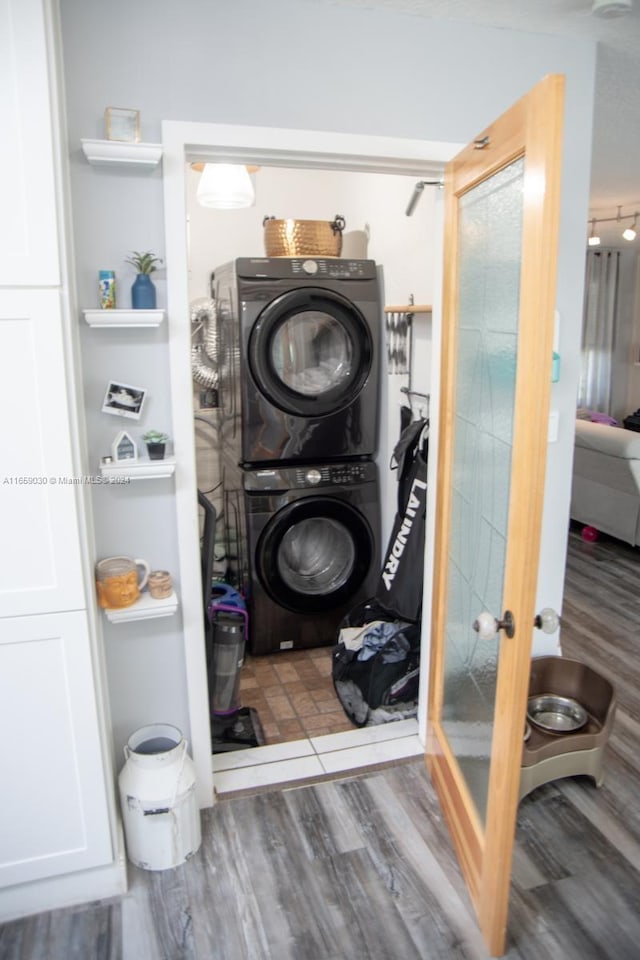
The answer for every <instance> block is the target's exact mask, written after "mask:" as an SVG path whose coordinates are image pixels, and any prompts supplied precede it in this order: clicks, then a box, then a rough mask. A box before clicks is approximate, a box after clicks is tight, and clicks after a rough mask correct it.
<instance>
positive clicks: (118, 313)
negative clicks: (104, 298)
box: [82, 310, 165, 327]
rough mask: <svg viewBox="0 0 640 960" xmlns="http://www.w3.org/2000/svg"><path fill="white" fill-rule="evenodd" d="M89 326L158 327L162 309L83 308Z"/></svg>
mask: <svg viewBox="0 0 640 960" xmlns="http://www.w3.org/2000/svg"><path fill="white" fill-rule="evenodd" d="M82 312H83V314H84V318H85V320H86V321H87V323H88V324H89V326H90V327H159V326H160V324H161V323H162V321H163V320H164V315H165V311H164V310H83V311H82Z"/></svg>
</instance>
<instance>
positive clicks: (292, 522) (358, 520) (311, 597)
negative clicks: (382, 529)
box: [255, 497, 374, 613]
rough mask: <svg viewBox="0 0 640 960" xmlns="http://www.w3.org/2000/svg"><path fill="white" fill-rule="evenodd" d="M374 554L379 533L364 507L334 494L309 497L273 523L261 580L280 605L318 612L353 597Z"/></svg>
mask: <svg viewBox="0 0 640 960" xmlns="http://www.w3.org/2000/svg"><path fill="white" fill-rule="evenodd" d="M373 558H374V539H373V534H372V532H371V528H370V526H369V524H368V522H367V521H366V519H365V517H364V516H363V515H362V514H361V513H360V512H359V511H358V510H356V509H355V508H354V507H352V506H351V505H350V504H348V503H346V502H345V501H341V500H337V499H334V498H332V497H308V498H305V499H303V500H299V501H297V502H295V503H292V504H289V505H288V506H287V507H285V508H284V509H282V510H280V511H279V512H278V513H277V514H276V515H275V516H274V517H273V519H272V520H271V521H270V522H269V523H268V524H267V526H266V527H265V529H264V531H263V533H262V536H261V538H260V540H259V542H258V545H257V548H256V558H255V560H256V569H257V571H258V575H259V577H260V581H261V583H262V585H263V586H264V588H265V589H266V590H267V592H268V593H269V595H270V596H271V597H272V599H273V600H275V601H276V603H279V604H280V605H281V606H283V607H286V608H287V609H288V610H293V611H295V612H298V613H313V612H318V611H321V610H322V611H326V610H327V609H330V608H331V607H334V606H339V605H341V604H344V603H345V602H346V601H348V600H349V599H350V598H351V597H352V596H353V595H354V594H355V593H356V592H357V590H358V589H359V588H360V586H361V585H362V583H363V581H364V580H365V578H366V577H367V575H368V574H369V572H370V570H371V564H372V562H373Z"/></svg>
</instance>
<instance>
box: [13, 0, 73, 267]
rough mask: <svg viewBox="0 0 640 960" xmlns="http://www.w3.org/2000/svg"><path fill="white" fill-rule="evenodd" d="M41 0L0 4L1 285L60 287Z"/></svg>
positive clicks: (48, 96) (46, 55)
mask: <svg viewBox="0 0 640 960" xmlns="http://www.w3.org/2000/svg"><path fill="white" fill-rule="evenodd" d="M42 8H43V4H42V0H0V90H1V91H2V96H0V130H1V131H2V135H1V136H0V210H2V229H1V230H0V286H47V285H48V286H54V285H56V284H59V283H60V259H59V255H58V233H57V220H56V194H55V185H54V169H55V168H54V157H53V143H52V133H51V97H50V92H49V78H48V73H47V65H48V60H49V57H48V51H47V41H46V31H45V24H44V18H43V9H42Z"/></svg>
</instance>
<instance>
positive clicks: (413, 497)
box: [382, 479, 427, 590]
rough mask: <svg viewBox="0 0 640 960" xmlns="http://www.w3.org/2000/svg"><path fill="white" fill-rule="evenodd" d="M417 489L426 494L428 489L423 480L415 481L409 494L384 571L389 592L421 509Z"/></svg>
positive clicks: (384, 578) (383, 577)
mask: <svg viewBox="0 0 640 960" xmlns="http://www.w3.org/2000/svg"><path fill="white" fill-rule="evenodd" d="M416 489H417V490H418V491H422V492H424V491H425V490H426V489H427V485H426V483H424V482H423V481H422V480H418V479H415V480H414V481H413V483H412V484H411V493H410V494H409V500H408V501H407V509H406V510H405V514H404V517H403V518H402V525H401V526H400V529H399V530H398V533H397V536H396V539H395V540H394V542H393V546H392V547H391V550H390V551H389V556H388V557H387V562H386V563H385V565H384V570H383V571H382V581H383V583H384V585H385V587H386V588H387V590H390V589H391V585H392V583H393V581H394V578H395V575H396V573H397V571H398V567H399V566H400V557H401V556H402V554H403V553H404V550H405V547H406V546H407V541H408V539H409V536H410V534H411V528H412V527H413V522H414V520H415V518H416V514H417V512H418V508H419V507H420V496H419V495H418V494H416V493H415V491H416Z"/></svg>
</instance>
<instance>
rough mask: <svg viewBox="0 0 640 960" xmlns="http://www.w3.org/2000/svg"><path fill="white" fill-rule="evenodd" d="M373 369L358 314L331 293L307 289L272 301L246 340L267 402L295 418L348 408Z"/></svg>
mask: <svg viewBox="0 0 640 960" xmlns="http://www.w3.org/2000/svg"><path fill="white" fill-rule="evenodd" d="M372 363H373V342H372V337H371V333H370V331H369V327H368V325H367V322H366V320H365V318H364V317H363V315H362V313H361V312H360V310H358V308H357V307H356V306H355V304H353V303H352V302H351V301H350V300H348V299H347V298H346V297H343V296H341V295H340V294H338V293H335V292H332V291H330V290H323V289H321V288H315V287H306V288H303V289H298V290H291V291H288V292H287V293H283V294H282V295H281V296H279V297H277V298H276V299H275V300H272V301H271V302H270V303H269V304H268V305H267V306H266V307H265V308H264V310H263V311H262V312H261V313H260V315H259V317H258V319H257V320H256V322H255V324H254V326H253V329H252V331H251V336H250V339H249V367H250V370H251V374H252V376H253V379H254V381H255V384H256V386H257V388H258V390H259V391H260V392H261V393H262V395H263V396H264V397H265V398H266V400H268V402H269V403H270V404H272V405H274V406H276V407H278V408H279V409H280V410H283V411H284V412H285V413H289V414H294V415H295V416H299V417H321V416H326V415H328V414H331V413H337V412H338V411H340V410H343V409H344V408H345V407H348V406H349V405H350V404H352V403H353V401H354V400H355V399H356V397H357V396H358V395H359V393H360V391H361V390H362V388H363V386H364V385H365V383H366V382H367V379H368V377H369V374H370V372H371V366H372Z"/></svg>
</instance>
